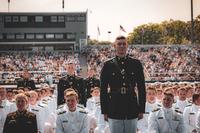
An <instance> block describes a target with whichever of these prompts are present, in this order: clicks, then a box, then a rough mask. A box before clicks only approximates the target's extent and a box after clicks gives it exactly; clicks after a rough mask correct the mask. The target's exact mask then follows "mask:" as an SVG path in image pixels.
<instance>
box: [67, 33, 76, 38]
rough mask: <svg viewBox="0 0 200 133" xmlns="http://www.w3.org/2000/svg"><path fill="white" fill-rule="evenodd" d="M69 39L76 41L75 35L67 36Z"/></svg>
mask: <svg viewBox="0 0 200 133" xmlns="http://www.w3.org/2000/svg"><path fill="white" fill-rule="evenodd" d="M67 39H75V35H74V34H67Z"/></svg>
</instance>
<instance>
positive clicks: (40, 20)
mask: <svg viewBox="0 0 200 133" xmlns="http://www.w3.org/2000/svg"><path fill="white" fill-rule="evenodd" d="M35 22H43V16H35Z"/></svg>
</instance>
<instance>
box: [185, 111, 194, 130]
mask: <svg viewBox="0 0 200 133" xmlns="http://www.w3.org/2000/svg"><path fill="white" fill-rule="evenodd" d="M189 111H190V109H189V108H188V107H186V108H185V109H184V111H183V121H184V123H185V126H186V127H185V128H186V130H187V132H190V131H191V129H192V128H193V127H192V126H191V125H190V118H189V117H190V115H189V113H190V112H189Z"/></svg>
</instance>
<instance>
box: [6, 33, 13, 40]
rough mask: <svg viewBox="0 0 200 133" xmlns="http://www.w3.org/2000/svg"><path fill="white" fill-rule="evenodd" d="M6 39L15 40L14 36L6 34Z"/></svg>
mask: <svg viewBox="0 0 200 133" xmlns="http://www.w3.org/2000/svg"><path fill="white" fill-rule="evenodd" d="M6 39H15V34H7V35H6Z"/></svg>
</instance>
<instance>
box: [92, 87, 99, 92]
mask: <svg viewBox="0 0 200 133" xmlns="http://www.w3.org/2000/svg"><path fill="white" fill-rule="evenodd" d="M94 90H99V91H100V88H99V87H97V86H95V87H93V88H91V90H90V93H92V92H93V91H94Z"/></svg>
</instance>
